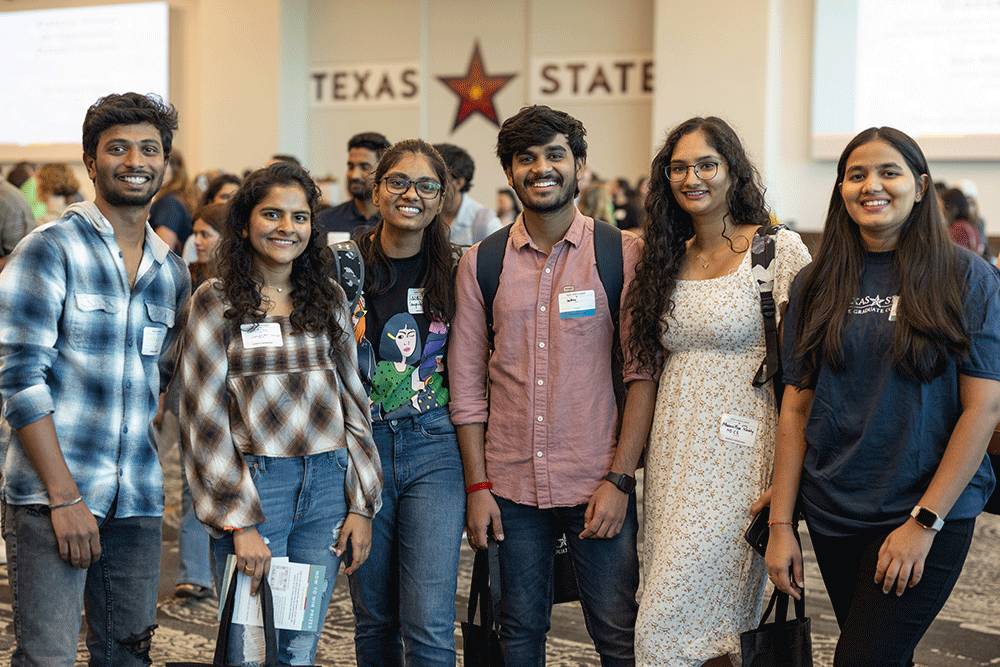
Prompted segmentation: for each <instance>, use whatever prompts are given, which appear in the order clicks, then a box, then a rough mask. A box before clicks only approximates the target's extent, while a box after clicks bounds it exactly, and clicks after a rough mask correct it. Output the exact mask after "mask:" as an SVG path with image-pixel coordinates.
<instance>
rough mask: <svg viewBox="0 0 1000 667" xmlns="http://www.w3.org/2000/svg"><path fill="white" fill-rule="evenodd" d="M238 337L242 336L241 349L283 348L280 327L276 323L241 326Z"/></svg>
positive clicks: (283, 342)
mask: <svg viewBox="0 0 1000 667" xmlns="http://www.w3.org/2000/svg"><path fill="white" fill-rule="evenodd" d="M240 335H242V336H243V348H244V349H246V350H252V349H254V348H256V347H284V345H285V341H284V340H282V338H281V325H280V324H278V323H277V322H261V323H260V324H241V325H240Z"/></svg>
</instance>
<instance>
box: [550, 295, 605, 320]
mask: <svg viewBox="0 0 1000 667" xmlns="http://www.w3.org/2000/svg"><path fill="white" fill-rule="evenodd" d="M596 312H597V297H596V296H594V290H592V289H585V290H579V291H577V292H563V293H562V294H560V295H559V319H561V320H566V319H570V318H572V317H590V316H592V315H593V314H594V313H596Z"/></svg>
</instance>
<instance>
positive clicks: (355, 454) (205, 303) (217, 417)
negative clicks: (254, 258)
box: [178, 281, 382, 530]
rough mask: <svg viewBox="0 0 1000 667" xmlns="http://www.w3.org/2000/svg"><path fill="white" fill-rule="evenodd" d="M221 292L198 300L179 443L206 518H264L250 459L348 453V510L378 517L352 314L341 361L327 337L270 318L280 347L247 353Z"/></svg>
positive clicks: (225, 525) (374, 458) (210, 285)
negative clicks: (246, 460) (227, 314)
mask: <svg viewBox="0 0 1000 667" xmlns="http://www.w3.org/2000/svg"><path fill="white" fill-rule="evenodd" d="M217 284H218V282H217V281H209V282H206V283H205V284H203V285H202V286H201V287H200V288H199V289H198V290H197V291H196V292H195V293H194V294H193V295H192V297H191V300H190V302H189V304H190V310H189V312H188V317H187V325H186V328H185V331H184V342H183V347H182V349H181V355H180V360H179V363H178V381H180V382H181V389H180V391H181V401H180V415H179V418H180V425H181V444H182V446H183V450H184V465H185V469H186V471H187V478H188V483H189V485H190V487H191V496H192V498H193V500H194V508H195V512H196V514H197V515H198V518H199V519H200V520H201V521H202V523H205V524H206V525H208V526H209V527H211V528H214V529H216V530H226V529H233V528H245V527H248V526H253V525H256V524H258V523H260V522H262V521H263V520H264V514H263V512H262V510H261V506H260V500H259V498H258V497H257V490H256V488H255V486H254V483H253V480H252V479H251V476H250V471H249V469H248V468H247V465H246V463H244V461H243V454H252V455H259V456H274V457H291V456H308V455H311V454H319V453H322V452H328V451H331V450H334V449H339V448H341V447H346V448H347V452H348V464H347V483H346V489H347V491H346V493H347V502H348V505H349V508H350V511H351V512H354V513H357V514H361V515H363V516H367V517H373V516H374V515H375V513H376V512H378V510H379V508H380V506H381V504H382V500H381V494H382V466H381V463H380V461H379V456H378V451H377V450H376V448H375V442H374V441H373V440H372V431H371V421H370V415H369V411H368V410H369V408H368V396H367V394H366V393H365V390H364V387H363V386H362V384H361V380H360V378H359V376H358V371H357V365H358V360H357V348H356V346H355V344H354V338H353V336H352V334H351V326H350V318H349V316H348V314H347V310H346V308H345V310H344V312H343V314H342V316H341V317H340V323H341V326H342V327H344V332H345V333H344V336H343V340H342V344H341V345H340V346H339V347H340V350H339V351H338V352H337V353H336V354H331V347H330V341H329V339H328V337H327V336H326V335H320V336H313V335H311V334H308V333H304V332H298V331H295V330H294V329H293V327H292V325H291V322H290V321H289V319H288V318H287V317H274V318H267V319H266V320H265V322H269V323H276V324H278V325H280V327H281V337H282V345H281V346H280V347H278V346H273V347H255V348H249V349H247V348H245V347H244V345H243V338H242V337H241V336H239V335H232V332H233V329H232V324H231V321H230V320H227V319H226V318H225V317H224V315H223V313H224V312H225V310H226V302H225V301H224V297H223V293H222V291H221V290H219V289H217V288H216V285H217Z"/></svg>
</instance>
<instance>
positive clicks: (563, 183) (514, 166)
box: [506, 134, 584, 213]
mask: <svg viewBox="0 0 1000 667" xmlns="http://www.w3.org/2000/svg"><path fill="white" fill-rule="evenodd" d="M583 166H584V163H583V160H576V159H574V157H573V151H572V150H571V149H570V147H569V142H568V141H567V139H566V135H565V134H557V135H555V136H554V137H552V139H551V140H549V141H548V143H546V144H544V145H539V146H531V147H529V148H526V149H524V150H523V151H521V152H519V153H515V154H514V157H513V159H512V161H511V165H510V168H509V169H507V172H506V173H507V183H508V184H509V185H510V186H511V187H512V188H514V192H516V193H517V198H518V199H520V200H521V204H522V206H524V208H525V209H527V210H529V211H533V212H535V213H554V212H556V211H559V210H562V209H563V208H565V207H566V206H572V205H573V198H574V197H575V196H576V191H577V174H578V173H579V171H580V170H581V169H582V168H583Z"/></svg>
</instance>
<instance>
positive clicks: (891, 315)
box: [889, 294, 899, 322]
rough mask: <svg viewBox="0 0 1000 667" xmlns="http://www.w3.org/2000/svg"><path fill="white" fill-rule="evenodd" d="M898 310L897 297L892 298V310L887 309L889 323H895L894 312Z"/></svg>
mask: <svg viewBox="0 0 1000 667" xmlns="http://www.w3.org/2000/svg"><path fill="white" fill-rule="evenodd" d="M898 309H899V295H898V294H897V295H896V296H894V297H892V308H890V309H889V321H890V322H895V321H896V311H897V310H898Z"/></svg>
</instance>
